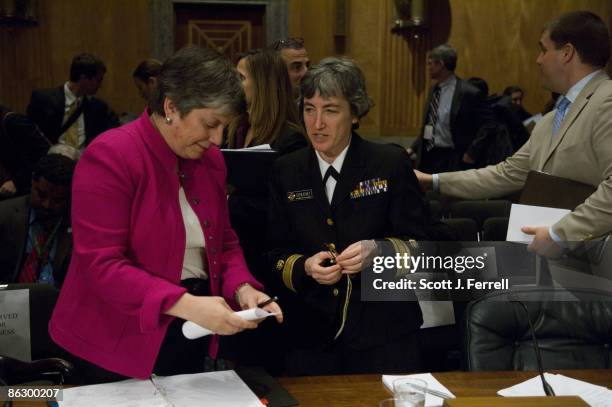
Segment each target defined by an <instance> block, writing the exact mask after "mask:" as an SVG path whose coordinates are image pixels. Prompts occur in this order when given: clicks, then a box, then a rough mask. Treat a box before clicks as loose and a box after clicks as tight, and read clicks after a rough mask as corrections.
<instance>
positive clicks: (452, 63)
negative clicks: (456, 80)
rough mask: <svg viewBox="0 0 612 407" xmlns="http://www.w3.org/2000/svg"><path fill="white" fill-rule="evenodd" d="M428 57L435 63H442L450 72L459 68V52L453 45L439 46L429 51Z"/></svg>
mask: <svg viewBox="0 0 612 407" xmlns="http://www.w3.org/2000/svg"><path fill="white" fill-rule="evenodd" d="M427 57H428V58H429V59H431V60H433V61H441V62H442V63H443V64H444V66H445V67H446V69H448V70H449V71H454V70H455V68H456V67H457V50H456V49H455V48H454V47H452V46H451V45H448V44H443V45H438V46H437V47H435V48H434V49H432V50H431V51H429V54H428V55H427Z"/></svg>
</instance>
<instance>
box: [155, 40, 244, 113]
mask: <svg viewBox="0 0 612 407" xmlns="http://www.w3.org/2000/svg"><path fill="white" fill-rule="evenodd" d="M165 98H168V99H170V100H171V101H172V102H173V103H174V104H175V105H176V107H177V109H178V111H179V113H180V115H181V117H184V116H185V115H187V114H188V113H189V112H191V111H192V110H193V109H200V108H212V109H215V110H218V111H219V113H221V114H223V115H228V116H231V115H237V114H241V113H242V112H244V110H245V108H246V102H245V99H244V91H243V90H242V85H241V84H240V79H239V77H238V71H236V68H235V67H234V66H233V65H232V63H231V62H230V60H229V59H228V58H226V57H225V56H224V55H222V54H220V53H218V52H217V51H214V50H212V49H208V48H201V47H196V46H188V47H185V48H183V49H181V50H179V51H178V52H177V53H175V54H174V55H173V56H171V57H170V58H168V60H166V62H164V64H163V65H162V67H161V71H160V73H159V76H158V77H157V87H156V89H155V92H154V93H153V98H152V101H151V110H152V111H153V112H155V113H158V114H160V115H161V116H165V112H164V100H165Z"/></svg>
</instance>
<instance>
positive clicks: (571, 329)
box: [462, 287, 612, 371]
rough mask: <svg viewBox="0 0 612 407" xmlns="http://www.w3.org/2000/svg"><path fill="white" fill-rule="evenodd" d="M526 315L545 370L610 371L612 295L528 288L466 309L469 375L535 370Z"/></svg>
mask: <svg viewBox="0 0 612 407" xmlns="http://www.w3.org/2000/svg"><path fill="white" fill-rule="evenodd" d="M514 300H521V301H522V302H523V304H524V305H525V306H526V307H527V310H528V311H529V318H530V319H531V322H532V324H533V326H534V330H535V335H536V338H537V340H538V345H539V348H540V352H541V354H542V361H543V368H544V369H545V370H547V369H609V368H610V367H611V366H610V364H611V360H610V357H611V353H612V349H611V347H610V344H611V343H612V294H610V293H609V292H604V291H601V292H594V291H593V290H586V289H572V290H561V289H557V288H553V287H550V288H544V287H532V288H521V289H514V290H512V291H511V292H507V291H504V292H494V293H490V294H487V295H485V296H483V297H481V298H479V299H477V300H475V301H472V302H470V303H469V304H468V306H467V309H466V312H465V320H464V322H463V324H462V325H463V329H464V331H465V332H464V335H463V338H464V340H465V345H464V355H465V358H466V360H465V364H466V367H467V369H468V370H471V371H472V370H538V365H537V359H536V356H535V352H534V348H533V342H532V339H531V331H530V328H529V323H528V320H527V315H526V312H525V309H524V308H523V307H522V306H521V305H520V304H519V303H518V302H516V301H514Z"/></svg>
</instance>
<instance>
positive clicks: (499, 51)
mask: <svg viewBox="0 0 612 407" xmlns="http://www.w3.org/2000/svg"><path fill="white" fill-rule="evenodd" d="M150 1H151V0H130V1H124V0H105V1H103V2H101V1H94V0H62V1H50V0H41V1H40V7H39V22H40V23H39V25H37V26H33V27H7V26H2V25H0V55H1V57H0V103H2V104H5V105H8V106H11V107H12V108H14V109H16V110H18V111H23V110H24V109H25V107H26V105H27V103H28V100H29V97H30V93H31V91H32V89H34V88H41V87H50V86H56V85H59V84H61V83H63V82H64V81H66V80H67V78H68V68H69V66H70V61H71V59H72V57H73V55H75V54H76V53H79V52H83V51H88V52H92V53H94V54H96V55H98V56H100V57H101V58H102V59H103V60H104V61H105V62H106V65H107V68H108V71H107V75H106V77H105V80H104V84H103V85H102V88H101V90H100V92H99V96H100V97H101V98H103V99H105V100H106V101H107V102H108V103H109V104H110V105H111V107H112V108H113V109H114V110H116V111H117V112H118V113H121V112H125V111H131V112H135V113H138V112H140V111H141V110H142V107H143V101H142V100H141V99H140V98H139V96H138V94H137V91H136V89H135V87H134V85H133V83H132V78H131V73H132V71H133V69H134V68H135V66H136V65H137V64H138V63H139V62H140V61H141V60H142V59H144V58H147V57H148V56H149V47H150V44H149V43H150V41H149V35H150V34H149V24H150V23H149V3H150ZM278 1H285V0H278ZM286 1H289V32H290V34H291V35H293V36H301V37H304V39H305V41H306V46H307V49H308V51H309V54H310V57H311V59H312V61H313V63H314V62H316V61H318V60H320V59H321V58H323V57H325V56H329V55H336V54H339V53H344V54H346V55H348V56H350V57H352V58H354V59H355V60H356V61H357V62H358V63H359V64H360V66H361V67H362V69H363V71H364V73H365V76H366V80H367V84H368V90H369V92H370V94H371V96H372V97H373V99H374V101H375V103H376V106H375V107H374V109H372V111H371V112H370V114H368V116H366V118H365V119H364V121H363V123H362V127H361V132H362V133H363V134H366V135H382V136H406V135H416V134H417V133H418V131H419V128H420V125H421V120H422V114H423V109H424V104H425V99H426V97H427V91H428V88H429V86H430V82H429V79H428V78H427V75H426V72H425V62H426V53H427V50H429V49H431V48H432V47H433V46H435V45H438V44H442V43H445V42H449V43H451V44H452V45H454V46H455V47H456V48H457V50H458V52H459V62H458V66H457V73H458V75H460V76H461V77H464V78H467V77H470V76H480V77H483V78H485V79H486V80H487V81H488V83H489V86H490V89H491V91H492V92H501V90H503V88H504V87H505V86H507V85H510V84H518V85H520V86H522V87H523V88H524V89H525V90H526V99H525V104H526V107H527V109H528V110H529V111H531V112H537V111H539V110H540V109H541V107H542V106H543V105H544V103H545V102H546V101H547V99H548V97H549V95H548V93H547V92H546V91H544V90H543V89H542V88H541V87H540V79H539V69H538V67H537V65H536V64H535V59H536V57H537V54H538V46H537V43H538V39H539V37H540V34H541V29H542V26H543V25H544V23H545V22H546V21H548V20H549V19H551V18H553V17H554V16H556V15H558V14H560V13H562V12H565V11H570V10H576V9H589V10H592V11H594V12H596V13H597V14H599V15H600V16H602V18H604V20H605V21H606V22H607V23H608V25H609V26H610V25H611V24H610V22H611V16H612V1H609V0H537V1H535V0H425V1H426V3H427V7H428V8H429V10H430V13H429V14H430V15H429V17H430V28H429V29H428V30H427V31H426V32H424V33H421V34H419V35H418V37H416V38H415V36H414V35H412V34H408V35H405V36H401V35H395V34H392V33H391V31H390V29H391V26H392V23H393V19H394V16H395V10H394V6H393V0H344V1H346V3H347V4H348V15H347V21H348V29H347V31H346V32H347V34H346V36H345V37H338V36H334V23H335V14H334V13H335V10H336V5H337V2H338V1H340V0H286Z"/></svg>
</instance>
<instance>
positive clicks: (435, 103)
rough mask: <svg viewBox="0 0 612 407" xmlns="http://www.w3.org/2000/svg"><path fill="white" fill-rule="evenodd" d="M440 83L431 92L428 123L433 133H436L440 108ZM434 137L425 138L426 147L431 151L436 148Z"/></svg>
mask: <svg viewBox="0 0 612 407" xmlns="http://www.w3.org/2000/svg"><path fill="white" fill-rule="evenodd" d="M440 93H441V89H440V85H436V87H435V88H434V90H433V93H432V94H431V101H430V102H429V115H428V116H427V123H428V124H430V125H431V127H432V134H434V133H435V130H433V129H435V128H436V123H437V122H438V108H439V107H440ZM434 145H435V143H434V138H431V139H429V138H428V139H426V140H425V149H426V150H427V151H430V150H431V149H432V148H434Z"/></svg>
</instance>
